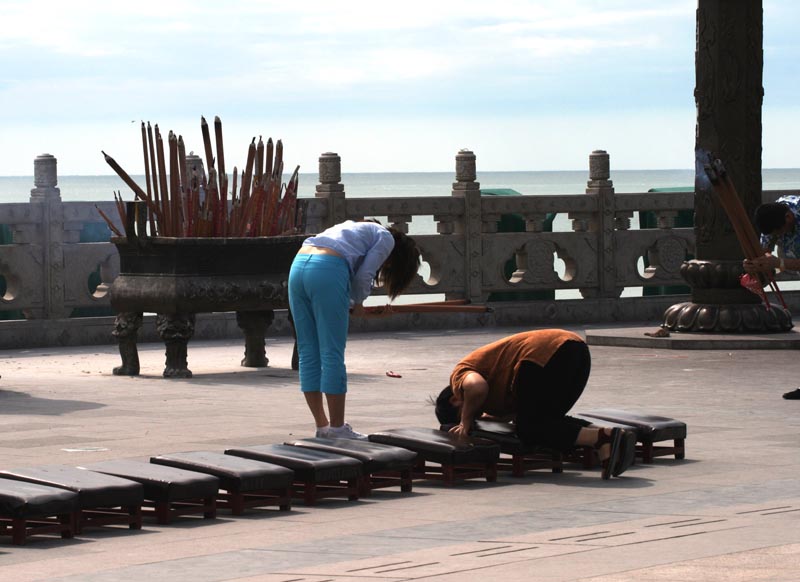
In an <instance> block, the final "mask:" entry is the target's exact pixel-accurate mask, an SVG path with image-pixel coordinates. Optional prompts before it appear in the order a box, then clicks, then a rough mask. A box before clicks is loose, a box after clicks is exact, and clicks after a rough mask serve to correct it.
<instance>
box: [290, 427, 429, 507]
mask: <svg viewBox="0 0 800 582" xmlns="http://www.w3.org/2000/svg"><path fill="white" fill-rule="evenodd" d="M285 444H287V445H290V446H293V447H306V448H309V449H313V450H316V451H325V452H328V453H335V454H337V455H346V456H348V457H353V458H354V459H358V460H359V461H361V463H362V465H363V466H362V471H363V474H362V475H361V479H360V480H359V495H360V496H362V497H369V496H370V495H371V493H372V490H373V489H380V488H385V487H394V486H398V485H399V486H400V491H402V492H404V493H407V492H410V491H411V489H412V480H411V477H412V474H411V472H412V469H413V468H414V462H415V461H416V459H417V453H415V452H413V451H409V450H408V449H402V448H400V447H393V446H390V445H383V444H379V443H373V442H369V441H362V440H353V439H330V438H308V439H300V440H296V441H288V442H286V443H285Z"/></svg>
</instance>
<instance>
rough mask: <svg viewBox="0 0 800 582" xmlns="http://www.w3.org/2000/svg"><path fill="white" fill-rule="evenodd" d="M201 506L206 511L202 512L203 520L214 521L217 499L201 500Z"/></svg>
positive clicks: (207, 498)
mask: <svg viewBox="0 0 800 582" xmlns="http://www.w3.org/2000/svg"><path fill="white" fill-rule="evenodd" d="M203 505H204V506H205V508H206V511H204V512H203V517H204V518H205V519H216V518H217V498H216V497H206V498H205V499H203Z"/></svg>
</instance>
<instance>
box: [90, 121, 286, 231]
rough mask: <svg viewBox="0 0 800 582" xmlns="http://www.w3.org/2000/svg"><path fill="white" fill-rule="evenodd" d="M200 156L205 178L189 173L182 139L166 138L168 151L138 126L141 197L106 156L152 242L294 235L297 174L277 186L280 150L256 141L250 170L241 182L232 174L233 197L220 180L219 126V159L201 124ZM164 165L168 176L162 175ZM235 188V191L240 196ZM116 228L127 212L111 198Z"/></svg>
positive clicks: (218, 131) (154, 132) (217, 124)
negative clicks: (142, 210)
mask: <svg viewBox="0 0 800 582" xmlns="http://www.w3.org/2000/svg"><path fill="white" fill-rule="evenodd" d="M200 130H201V133H202V136H203V148H204V153H205V158H206V161H205V163H206V167H207V168H208V176H206V175H205V174H204V173H203V172H202V169H201V168H198V167H196V166H193V167H188V165H187V162H186V147H185V145H184V142H183V137H182V136H176V135H175V134H174V133H173V132H171V131H170V132H169V135H168V137H167V149H166V151H165V148H164V139H163V138H162V136H161V132H160V131H159V129H158V125H155V126H154V127H151V126H150V123H149V122H148V123H147V124H146V125H145V123H144V122H142V152H143V157H144V175H145V189H142V188H141V186H139V185H138V184H137V183H136V182H135V181H134V180H133V179H132V178H131V177H130V175H129V174H128V173H127V172H126V171H125V170H123V169H122V167H121V166H120V165H119V164H118V163H117V162H116V161H115V160H114V159H113V158H112V157H111V156H109V155H108V154H106V153H105V152H102V153H103V156H104V157H105V160H106V163H108V165H109V166H111V168H112V169H113V170H114V171H115V172H116V173H117V175H118V176H119V177H120V178H122V180H123V181H124V182H125V183H126V184H127V185H128V187H130V189H131V190H133V192H134V195H135V198H136V199H139V200H143V201H144V202H145V204H146V206H147V214H148V218H147V221H148V226H149V230H150V235H151V236H165V237H254V236H275V235H281V234H291V233H294V232H295V224H296V218H297V217H296V213H297V186H298V180H299V170H300V166H297V167H296V168H295V170H294V172H293V173H292V176H291V178H290V179H289V181H288V183H285V184H282V183H281V180H282V178H283V144H282V143H281V141H280V140H278V141H277V143H276V144H275V145H273V142H272V138H269V139H268V140H267V143H266V146H265V145H264V142H263V141H262V140H261V137H259V138H258V144H256V142H255V138H253V140H252V142H251V143H250V146H249V148H248V152H247V162H246V164H245V168H244V170H243V171H242V172H241V177H240V176H239V171H238V170H237V168H236V167H234V168H233V178H232V180H231V189H230V190H228V183H229V182H228V175H227V173H226V172H225V151H224V146H223V140H222V122H221V121H220V118H219V117H215V118H214V138H215V142H216V143H215V145H216V156H215V155H214V149H213V148H212V145H211V135H210V131H209V127H208V123H207V122H206V120H205V118H203V117H201V118H200ZM167 160H169V172H167ZM237 186H238V190H237ZM114 199H115V201H116V202H117V210H118V212H119V215H120V220H122V223H123V224H125V204H124V203H123V202H122V196H121V195H119V193H116V192H115V193H114ZM100 215H101V216H102V217H103V219H104V220H105V221H106V222H107V223H108V225H109V227H110V228H111V229H112V231H113V232H114V233H115V234H118V235H119V230H118V229H117V228H116V227H115V226H114V225H113V224H112V221H111V220H109V217H108V216H106V215H105V214H104V213H102V212H101V213H100Z"/></svg>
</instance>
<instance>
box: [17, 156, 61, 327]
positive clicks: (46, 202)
mask: <svg viewBox="0 0 800 582" xmlns="http://www.w3.org/2000/svg"><path fill="white" fill-rule="evenodd" d="M57 184H58V169H57V160H56V158H55V156H51V155H50V154H42V155H41V156H38V157H37V158H36V159H35V160H34V162H33V185H34V188H33V189H32V190H31V198H30V202H31V204H41V205H42V214H41V216H42V224H41V225H40V229H39V234H38V236H37V237H36V239H38V240H37V242H38V243H39V244H40V245H41V248H42V287H43V290H44V302H43V305H42V307H41V308H37V309H32V310H26V311H25V317H27V318H28V319H59V318H63V317H68V316H69V312H70V310H69V309H67V308H66V307H65V306H64V292H65V279H64V247H63V243H64V242H65V241H64V233H65V231H64V207H63V205H62V204H61V191H60V190H59V189H58V187H57ZM31 242H33V241H31ZM34 244H35V243H34Z"/></svg>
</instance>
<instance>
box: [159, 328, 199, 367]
mask: <svg viewBox="0 0 800 582" xmlns="http://www.w3.org/2000/svg"><path fill="white" fill-rule="evenodd" d="M156 329H157V330H158V335H159V337H160V338H161V339H162V340H163V342H164V344H165V345H166V348H167V352H166V356H167V361H166V365H165V367H164V378H191V377H192V371H191V370H190V369H189V367H188V365H187V362H186V346H187V344H188V343H189V340H190V339H191V337H192V336H193V335H194V313H159V314H158V316H157V317H156Z"/></svg>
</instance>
